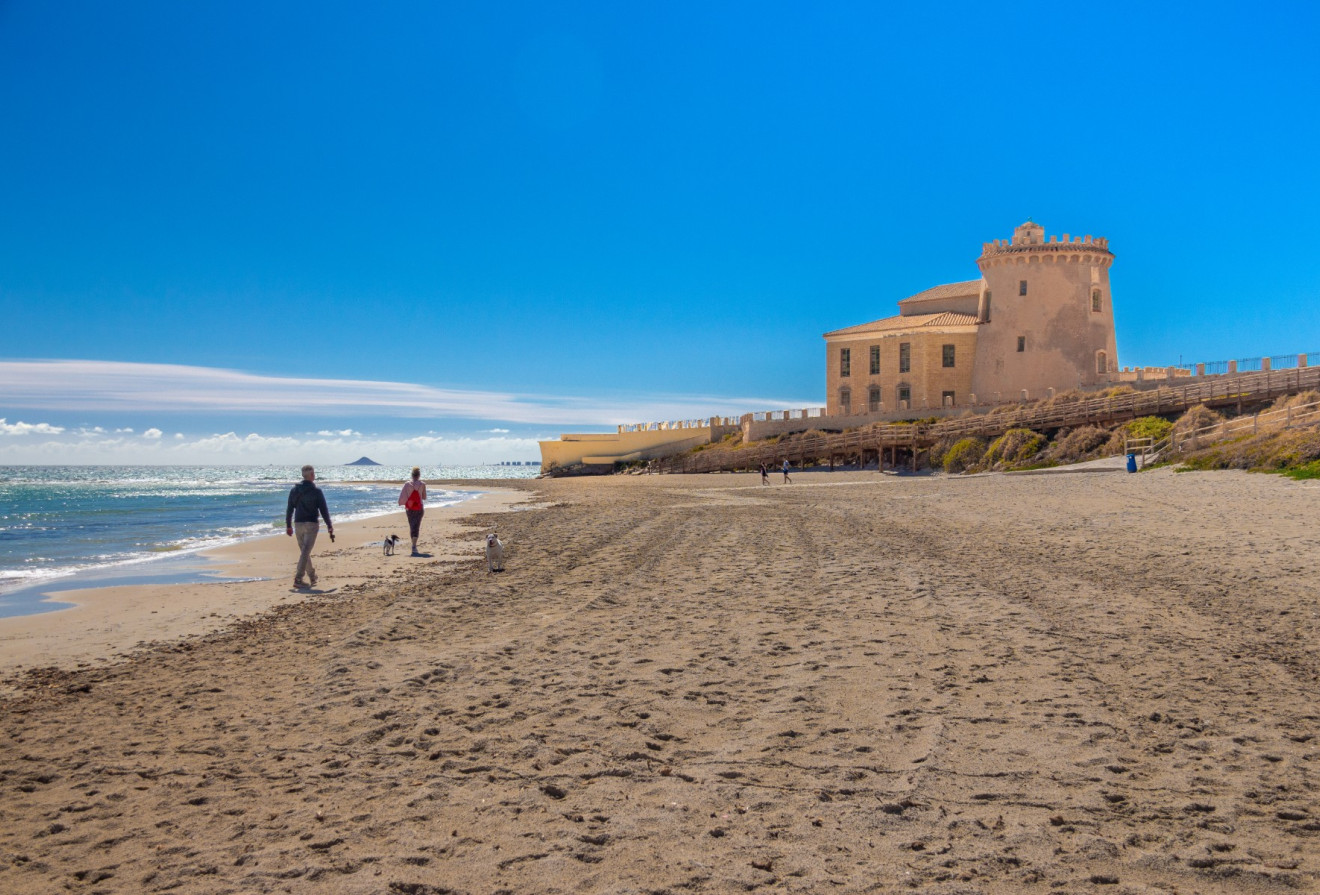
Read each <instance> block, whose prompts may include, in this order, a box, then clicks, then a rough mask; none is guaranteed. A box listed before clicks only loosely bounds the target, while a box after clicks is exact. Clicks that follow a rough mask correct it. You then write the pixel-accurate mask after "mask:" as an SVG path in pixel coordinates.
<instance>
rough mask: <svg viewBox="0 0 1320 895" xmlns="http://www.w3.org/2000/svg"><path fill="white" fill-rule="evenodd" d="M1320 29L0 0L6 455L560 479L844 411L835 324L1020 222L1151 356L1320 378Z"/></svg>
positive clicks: (615, 8)
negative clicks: (1064, 254) (762, 414)
mask: <svg viewBox="0 0 1320 895" xmlns="http://www.w3.org/2000/svg"><path fill="white" fill-rule="evenodd" d="M1161 6H1162V8H1159V7H1161ZM1317 26H1320V13H1318V12H1317V7H1315V6H1314V5H1312V4H1303V3H1281V4H1267V5H1261V4H1254V5H1248V4H1216V3H1202V4H1198V5H1197V7H1196V13H1195V15H1189V14H1187V13H1186V12H1185V11H1184V9H1183V8H1182V7H1181V6H1180V5H1175V4H1169V5H1145V4H1121V3H1119V4H1112V3H1111V4H1104V5H1102V6H1095V5H1082V6H1069V5H1064V6H1041V5H1038V4H1037V5H1027V6H1022V5H1016V6H1015V5H1012V4H994V5H991V4H982V3H976V4H941V5H930V6H929V7H927V6H923V5H919V4H905V5H903V6H901V7H899V6H890V5H888V4H881V3H864V4H847V3H839V4H831V5H828V6H826V7H825V8H811V7H808V6H804V5H802V4H789V3H715V4H711V3H691V4H685V3H670V4H647V5H642V4H620V3H598V4H587V3H581V4H575V3H567V4H543V3H535V4H534V3H527V4H517V3H497V2H493V3H485V4H444V3H386V4H371V5H364V4H348V3H343V4H339V3H316V4H299V3H292V2H289V3H274V4H255V3H239V2H233V3H214V4H203V3H182V4H181V3H167V2H157V3H138V2H131V0H128V2H119V3H114V4H94V3H66V4H51V3H45V2H26V0H0V311H2V312H3V322H2V324H0V419H2V420H3V421H2V422H0V463H3V462H34V461H37V460H42V459H45V460H47V461H73V462H96V461H97V460H123V459H126V458H136V459H138V460H139V461H140V462H184V461H186V460H188V459H190V457H191V458H196V459H198V460H199V461H206V462H214V461H215V460H217V459H224V458H232V459H233V461H234V462H265V461H268V460H269V461H273V462H298V461H299V459H300V458H301V457H303V456H306V455H307V454H308V453H312V454H315V456H313V457H311V459H312V460H313V461H314V462H321V463H328V462H334V461H336V460H338V459H340V457H339V456H338V454H337V453H336V452H337V451H346V452H349V453H353V455H354V456H356V453H361V452H363V451H362V450H358V449H359V448H364V447H371V448H372V449H375V450H377V451H378V452H386V453H387V454H388V455H387V456H385V457H381V458H378V459H384V460H387V461H390V462H400V463H411V462H427V463H430V462H435V460H436V459H438V460H440V461H442V462H476V461H480V460H502V459H535V458H536V456H537V453H536V450H535V445H534V441H535V439H536V438H538V437H541V438H544V437H554V436H555V435H557V434H558V433H559V432H562V431H573V430H591V429H600V428H602V427H606V426H609V425H612V424H613V423H616V422H630V421H641V420H647V419H653V418H682V417H698V416H706V415H711V414H716V413H730V414H732V413H741V412H745V411H750V410H767V409H776V408H781V407H807V406H817V405H819V404H822V403H823V392H824V364H823V359H824V358H823V354H824V352H823V347H824V343H823V340H822V339H821V337H820V336H821V334H822V333H824V332H826V331H829V330H832V329H836V328H839V327H843V326H849V325H852V324H855V323H860V322H864V321H867V320H872V319H876V318H879V317H884V316H888V315H890V314H893V313H896V306H895V302H896V301H897V300H898V299H900V298H903V297H905V296H907V295H909V294H912V293H914V292H917V291H920V290H921V289H924V288H927V287H929V286H932V285H936V284H938V283H944V282H951V281H957V280H964V279H971V278H974V277H975V276H977V270H976V267H975V264H974V261H975V258H976V256H977V254H978V253H979V251H980V246H981V243H982V242H985V241H988V240H990V239H995V238H1000V237H1007V236H1009V235H1010V234H1011V232H1012V229H1013V227H1014V226H1015V225H1017V224H1018V223H1021V222H1022V221H1023V220H1025V219H1026V218H1027V217H1032V218H1033V219H1035V220H1036V221H1038V222H1041V223H1042V224H1044V225H1045V227H1046V230H1047V232H1049V233H1063V232H1069V233H1072V234H1087V233H1090V234H1094V235H1100V236H1106V237H1108V238H1109V239H1110V245H1111V248H1112V249H1113V250H1114V253H1115V255H1116V260H1115V263H1114V267H1113V269H1112V274H1111V276H1112V285H1113V294H1114V308H1115V316H1116V319H1117V325H1118V347H1119V361H1120V363H1122V364H1156V365H1163V364H1166V363H1172V362H1177V361H1178V360H1179V359H1182V360H1185V361H1194V360H1217V359H1226V358H1234V357H1254V356H1259V355H1262V354H1287V353H1294V352H1298V351H1311V352H1314V353H1318V354H1320V314H1317V313H1316V306H1317V301H1318V300H1320V252H1318V251H1317V250H1316V246H1317V245H1320V219H1318V218H1317V214H1316V209H1317V208H1320V166H1317V164H1316V162H1315V155H1316V153H1317V148H1316V147H1317V146H1318V145H1320V140H1318V139H1317V137H1318V136H1320V134H1318V133H1317V131H1320V118H1318V116H1317V115H1316V114H1315V109H1316V97H1317V95H1320V53H1316V52H1315V50H1314V47H1315V42H1316V38H1317V36H1318V35H1320V27H1317ZM42 427H45V428H44V429H43V428H42ZM127 429H132V430H133V431H132V432H131V433H129V432H126V431H123V430H127ZM56 430H59V431H56ZM97 430H100V431H99V432H98V431H97ZM116 430H119V432H118V434H115V433H116ZM149 431H151V432H159V433H160V436H159V437H154V436H153V437H149V438H148V437H144V436H143V435H142V433H144V432H149ZM231 433H232V435H231ZM317 433H331V435H318V434H317ZM342 433H353V434H350V435H344V434H342ZM332 436H333V437H332ZM217 438H218V439H219V441H217ZM418 439H421V440H420V441H419V440H418ZM426 439H430V441H427V440H426ZM234 442H237V443H239V444H240V445H246V447H240V448H233V446H232V445H233V443H234ZM405 442H406V443H405ZM216 445H220V446H219V447H216ZM396 445H397V446H398V448H397V453H394V454H390V452H391V451H394V450H395V448H394V446H396ZM426 451H431V452H432V453H431V454H429V455H428V456H426V457H418V456H417V453H418V452H426ZM207 452H216V453H214V455H212V454H211V453H207ZM342 459H351V457H347V456H346V457H343V458H342Z"/></svg>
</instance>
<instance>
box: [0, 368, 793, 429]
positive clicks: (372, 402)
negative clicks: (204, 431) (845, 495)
mask: <svg viewBox="0 0 1320 895" xmlns="http://www.w3.org/2000/svg"><path fill="white" fill-rule="evenodd" d="M810 403H814V402H803V401H802V400H801V399H796V400H788V399H767V398H736V397H708V396H695V395H694V396H677V397H674V396H657V395H654V394H652V395H638V397H637V400H636V401H626V402H624V401H621V400H619V399H617V398H614V399H610V400H598V399H592V398H583V397H572V398H554V397H549V396H541V395H519V394H513V393H509V392H496V391H475V390H462V389H445V388H435V387H432V386H427V385H417V384H413V383H407V382H377V381H372V380H358V379H299V378H293V377H282V376H259V375H256V374H252V373H243V372H240V371H236V370H222V369H216V368H212V367H191V366H182V365H174V364H137V363H122V362H117V361H89V360H19V361H0V409H11V408H12V409H17V408H35V409H40V410H44V411H52V412H53V411H88V410H96V411H105V412H116V411H120V412H152V411H161V412H171V413H181V412H182V413H202V414H218V413H273V414H279V415H281V416H282V417H288V416H290V415H293V414H304V415H318V416H324V415H326V414H334V413H342V414H354V415H357V416H385V417H396V418H398V417H427V418H437V417H438V418H451V419H475V420H502V421H507V422H515V423H530V424H554V425H597V426H600V425H614V424H617V423H631V422H647V421H652V420H666V419H700V418H703V417H707V416H715V415H735V414H741V413H746V412H748V411H754V410H771V409H778V408H786V407H805V406H810ZM19 425H22V424H19Z"/></svg>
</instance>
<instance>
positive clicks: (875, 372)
mask: <svg viewBox="0 0 1320 895" xmlns="http://www.w3.org/2000/svg"><path fill="white" fill-rule="evenodd" d="M871 375H872V376H879V375H880V346H879V345H872V346H871Z"/></svg>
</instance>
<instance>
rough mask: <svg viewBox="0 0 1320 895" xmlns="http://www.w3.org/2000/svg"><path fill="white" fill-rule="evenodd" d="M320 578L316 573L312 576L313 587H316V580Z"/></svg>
mask: <svg viewBox="0 0 1320 895" xmlns="http://www.w3.org/2000/svg"><path fill="white" fill-rule="evenodd" d="M318 580H320V579H318V578H317V577H316V576H315V575H313V576H312V587H316V582H317V581H318Z"/></svg>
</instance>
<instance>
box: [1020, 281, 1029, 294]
mask: <svg viewBox="0 0 1320 895" xmlns="http://www.w3.org/2000/svg"><path fill="white" fill-rule="evenodd" d="M1026 294H1027V281H1026V280H1018V295H1026Z"/></svg>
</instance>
